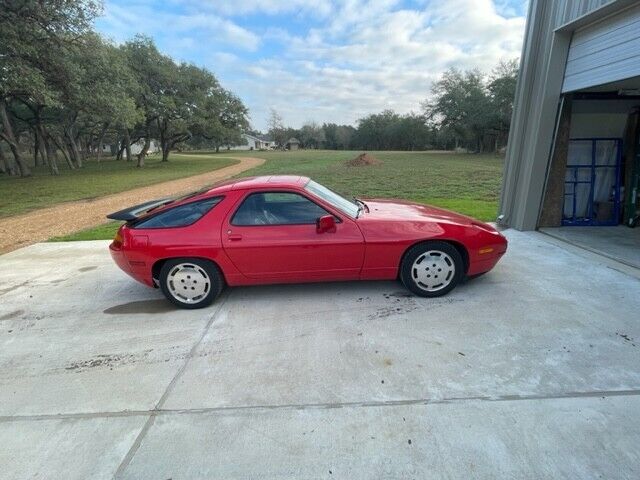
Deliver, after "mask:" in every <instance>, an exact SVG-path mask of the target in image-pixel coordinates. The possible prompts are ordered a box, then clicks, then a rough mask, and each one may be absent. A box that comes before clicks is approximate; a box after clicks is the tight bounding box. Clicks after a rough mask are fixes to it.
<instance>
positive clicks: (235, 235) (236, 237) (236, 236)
mask: <svg viewBox="0 0 640 480" xmlns="http://www.w3.org/2000/svg"><path fill="white" fill-rule="evenodd" d="M228 238H229V240H231V241H232V242H237V241H238V240H242V235H240V234H238V233H230V234H229V237H228Z"/></svg>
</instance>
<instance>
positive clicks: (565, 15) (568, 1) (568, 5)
mask: <svg viewBox="0 0 640 480" xmlns="http://www.w3.org/2000/svg"><path fill="white" fill-rule="evenodd" d="M613 1H614V0H559V1H556V2H555V3H558V4H559V6H560V9H559V11H558V15H557V16H556V17H555V19H554V28H558V27H559V26H561V25H564V24H565V23H569V22H572V21H573V20H575V19H576V18H579V17H582V16H583V15H586V14H587V13H589V12H591V11H593V10H596V9H598V8H600V7H602V6H604V5H606V4H607V3H612V2H613Z"/></svg>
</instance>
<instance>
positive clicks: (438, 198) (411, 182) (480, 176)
mask: <svg viewBox="0 0 640 480" xmlns="http://www.w3.org/2000/svg"><path fill="white" fill-rule="evenodd" d="M358 153H360V152H340V151H338V152H336V151H313V150H309V151H296V152H252V155H254V156H256V157H261V158H265V159H267V160H268V161H267V162H266V163H265V164H264V165H262V166H260V167H258V168H255V169H253V170H251V171H250V172H247V173H246V174H252V175H264V174H283V173H293V174H300V175H306V176H309V177H311V178H313V179H314V180H316V181H318V182H320V183H322V184H324V185H326V186H328V187H330V188H332V189H333V190H335V191H337V192H339V193H341V194H343V195H345V196H349V197H351V196H353V195H355V196H359V197H392V198H404V199H409V200H415V201H417V202H423V203H429V204H432V205H436V206H440V207H443V208H448V209H451V210H455V211H458V212H461V213H464V214H466V215H471V216H473V217H476V218H478V219H480V220H485V221H487V220H495V218H496V212H497V209H498V196H499V194H500V183H501V180H502V165H503V159H502V158H501V157H497V156H493V155H470V154H449V153H428V152H370V154H371V155H373V156H374V157H376V158H377V159H379V160H381V161H382V162H383V163H382V165H376V166H367V167H348V166H346V165H345V161H347V160H350V159H352V158H354V157H355V156H356V155H357V154H358Z"/></svg>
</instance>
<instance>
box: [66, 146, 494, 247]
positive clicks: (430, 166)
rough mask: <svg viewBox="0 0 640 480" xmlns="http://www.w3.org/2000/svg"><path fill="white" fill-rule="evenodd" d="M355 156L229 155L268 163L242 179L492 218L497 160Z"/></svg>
mask: <svg viewBox="0 0 640 480" xmlns="http://www.w3.org/2000/svg"><path fill="white" fill-rule="evenodd" d="M198 153H199V154H201V153H203V152H198ZM358 153H360V152H344V151H327V150H306V151H303V150H300V151H295V152H279V151H278V152H240V153H238V152H232V153H231V155H238V156H241V155H247V156H253V157H260V158H265V159H266V160H267V162H266V163H265V164H264V165H261V166H260V167H257V168H255V169H253V170H249V171H247V172H245V173H243V174H242V175H241V176H247V175H269V174H287V173H291V174H299V175H306V176H309V177H312V178H313V179H314V180H317V181H318V182H320V183H323V184H324V185H326V186H328V187H330V188H332V189H334V190H335V191H337V192H339V193H342V194H343V195H345V196H349V197H351V196H353V195H355V196H360V197H391V198H404V199H409V200H414V201H417V202H423V203H429V204H431V205H436V206H440V207H443V208H447V209H450V210H454V211H457V212H460V213H464V214H466V215H470V216H472V217H475V218H478V219H480V220H485V221H492V220H495V218H496V212H497V208H498V196H499V193H500V182H501V179H502V165H503V159H502V158H501V157H496V156H493V155H470V154H448V153H428V152H370V153H371V154H372V155H373V156H375V157H376V158H378V159H379V160H381V161H382V162H383V163H382V165H376V166H368V167H347V166H346V165H345V161H347V160H350V159H352V158H353V157H355V156H356V155H357V154H358ZM227 154H228V153H225V155H227ZM220 155H223V154H222V153H221V154H220ZM184 156H185V157H188V156H189V155H188V154H185V155H184ZM118 226H119V223H117V222H112V223H110V224H106V225H101V226H99V227H96V228H93V229H89V230H85V231H82V232H78V233H76V234H73V235H69V236H67V237H61V238H59V239H55V240H98V239H106V238H112V237H113V235H114V234H115V231H116V229H117V228H118Z"/></svg>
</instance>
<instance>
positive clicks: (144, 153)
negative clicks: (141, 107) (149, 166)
mask: <svg viewBox="0 0 640 480" xmlns="http://www.w3.org/2000/svg"><path fill="white" fill-rule="evenodd" d="M150 146H151V126H150V123H149V122H147V128H146V131H145V135H144V145H143V146H142V150H140V153H139V154H138V163H137V164H136V167H144V157H146V156H147V152H148V151H149V147H150Z"/></svg>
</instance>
